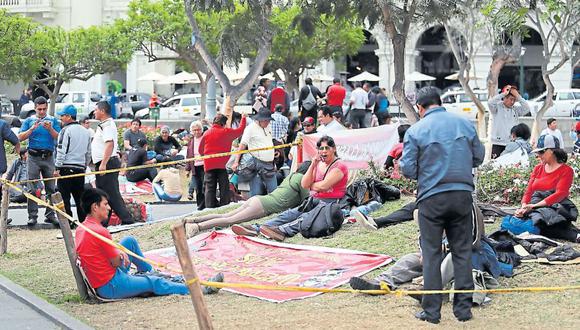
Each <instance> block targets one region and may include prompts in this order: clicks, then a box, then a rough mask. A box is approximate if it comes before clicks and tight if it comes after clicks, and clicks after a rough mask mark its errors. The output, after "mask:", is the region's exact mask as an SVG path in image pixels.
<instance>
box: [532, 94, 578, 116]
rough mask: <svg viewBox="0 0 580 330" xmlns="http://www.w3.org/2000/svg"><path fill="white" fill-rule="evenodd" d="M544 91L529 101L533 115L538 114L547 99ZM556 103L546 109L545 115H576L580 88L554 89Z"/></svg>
mask: <svg viewBox="0 0 580 330" xmlns="http://www.w3.org/2000/svg"><path fill="white" fill-rule="evenodd" d="M546 94H547V92H544V93H543V94H541V95H540V96H538V97H536V98H534V99H532V100H530V101H529V103H530V108H531V115H532V116H536V114H537V113H538V111H540V109H541V108H542V106H543V105H544V102H545V101H546ZM553 100H554V105H553V106H552V107H550V108H549V109H548V110H546V113H544V117H571V116H574V109H575V108H576V106H577V105H578V104H580V89H561V90H557V91H554V97H553Z"/></svg>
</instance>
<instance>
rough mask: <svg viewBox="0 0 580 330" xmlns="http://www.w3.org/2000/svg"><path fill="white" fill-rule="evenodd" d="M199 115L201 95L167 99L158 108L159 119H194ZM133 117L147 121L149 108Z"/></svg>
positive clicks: (185, 95) (177, 96)
mask: <svg viewBox="0 0 580 330" xmlns="http://www.w3.org/2000/svg"><path fill="white" fill-rule="evenodd" d="M200 114H201V94H183V95H176V96H173V97H171V98H169V99H168V100H167V101H165V102H163V103H161V105H160V106H159V119H160V120H164V119H194V118H199V116H200ZM135 117H137V118H141V119H149V108H145V109H141V110H138V111H137V112H135Z"/></svg>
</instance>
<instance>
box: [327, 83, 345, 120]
mask: <svg viewBox="0 0 580 330" xmlns="http://www.w3.org/2000/svg"><path fill="white" fill-rule="evenodd" d="M332 83H333V85H332V86H330V87H329V88H328V92H326V105H328V106H329V107H331V108H332V112H335V111H340V112H342V104H343V102H344V98H345V97H346V89H345V88H344V87H342V86H341V85H340V79H338V78H334V80H333V81H332Z"/></svg>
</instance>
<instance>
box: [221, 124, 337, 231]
mask: <svg viewBox="0 0 580 330" xmlns="http://www.w3.org/2000/svg"><path fill="white" fill-rule="evenodd" d="M316 146H317V148H318V155H317V156H316V157H314V158H313V159H312V164H311V165H310V167H309V168H308V171H306V174H304V177H302V182H301V184H302V187H303V188H304V189H309V190H310V196H311V197H312V198H314V199H315V200H316V202H320V203H331V202H338V201H340V200H341V199H342V198H343V197H344V195H345V194H346V183H347V181H348V168H347V166H346V165H345V164H344V163H343V162H342V161H341V160H340V158H338V155H337V153H336V144H335V142H334V139H333V138H332V137H330V136H326V135H325V136H323V137H321V138H320V140H318V142H317V143H316ZM307 213H308V212H304V211H303V210H302V209H301V208H300V206H298V207H295V208H293V209H289V210H287V211H285V212H282V213H280V214H279V215H278V216H277V217H276V218H274V219H272V220H270V221H268V222H266V223H265V224H264V225H262V226H260V227H259V229H258V228H257V226H244V228H245V229H246V230H245V231H243V232H242V231H240V232H236V233H237V234H239V235H240V234H241V235H247V236H256V235H258V230H259V233H260V234H262V235H263V236H265V237H266V238H270V239H273V240H276V241H283V240H284V239H285V238H286V237H292V236H294V235H296V234H297V233H299V232H300V228H301V227H300V225H301V222H302V219H303V218H304V217H305V216H306V215H307ZM232 229H233V228H232Z"/></svg>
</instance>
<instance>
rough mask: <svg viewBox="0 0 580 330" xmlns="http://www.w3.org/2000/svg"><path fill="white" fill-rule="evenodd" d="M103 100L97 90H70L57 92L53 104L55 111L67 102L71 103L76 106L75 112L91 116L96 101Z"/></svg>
mask: <svg viewBox="0 0 580 330" xmlns="http://www.w3.org/2000/svg"><path fill="white" fill-rule="evenodd" d="M101 100H103V96H102V95H101V94H99V93H97V92H88V91H70V92H63V93H60V94H58V97H57V99H56V104H55V109H56V110H55V113H57V112H58V111H59V110H60V109H62V108H64V107H65V106H66V105H68V104H72V105H74V106H75V107H76V108H77V113H78V114H81V115H88V116H89V117H92V116H91V113H92V112H93V111H94V110H95V106H96V104H97V102H99V101H101Z"/></svg>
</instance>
